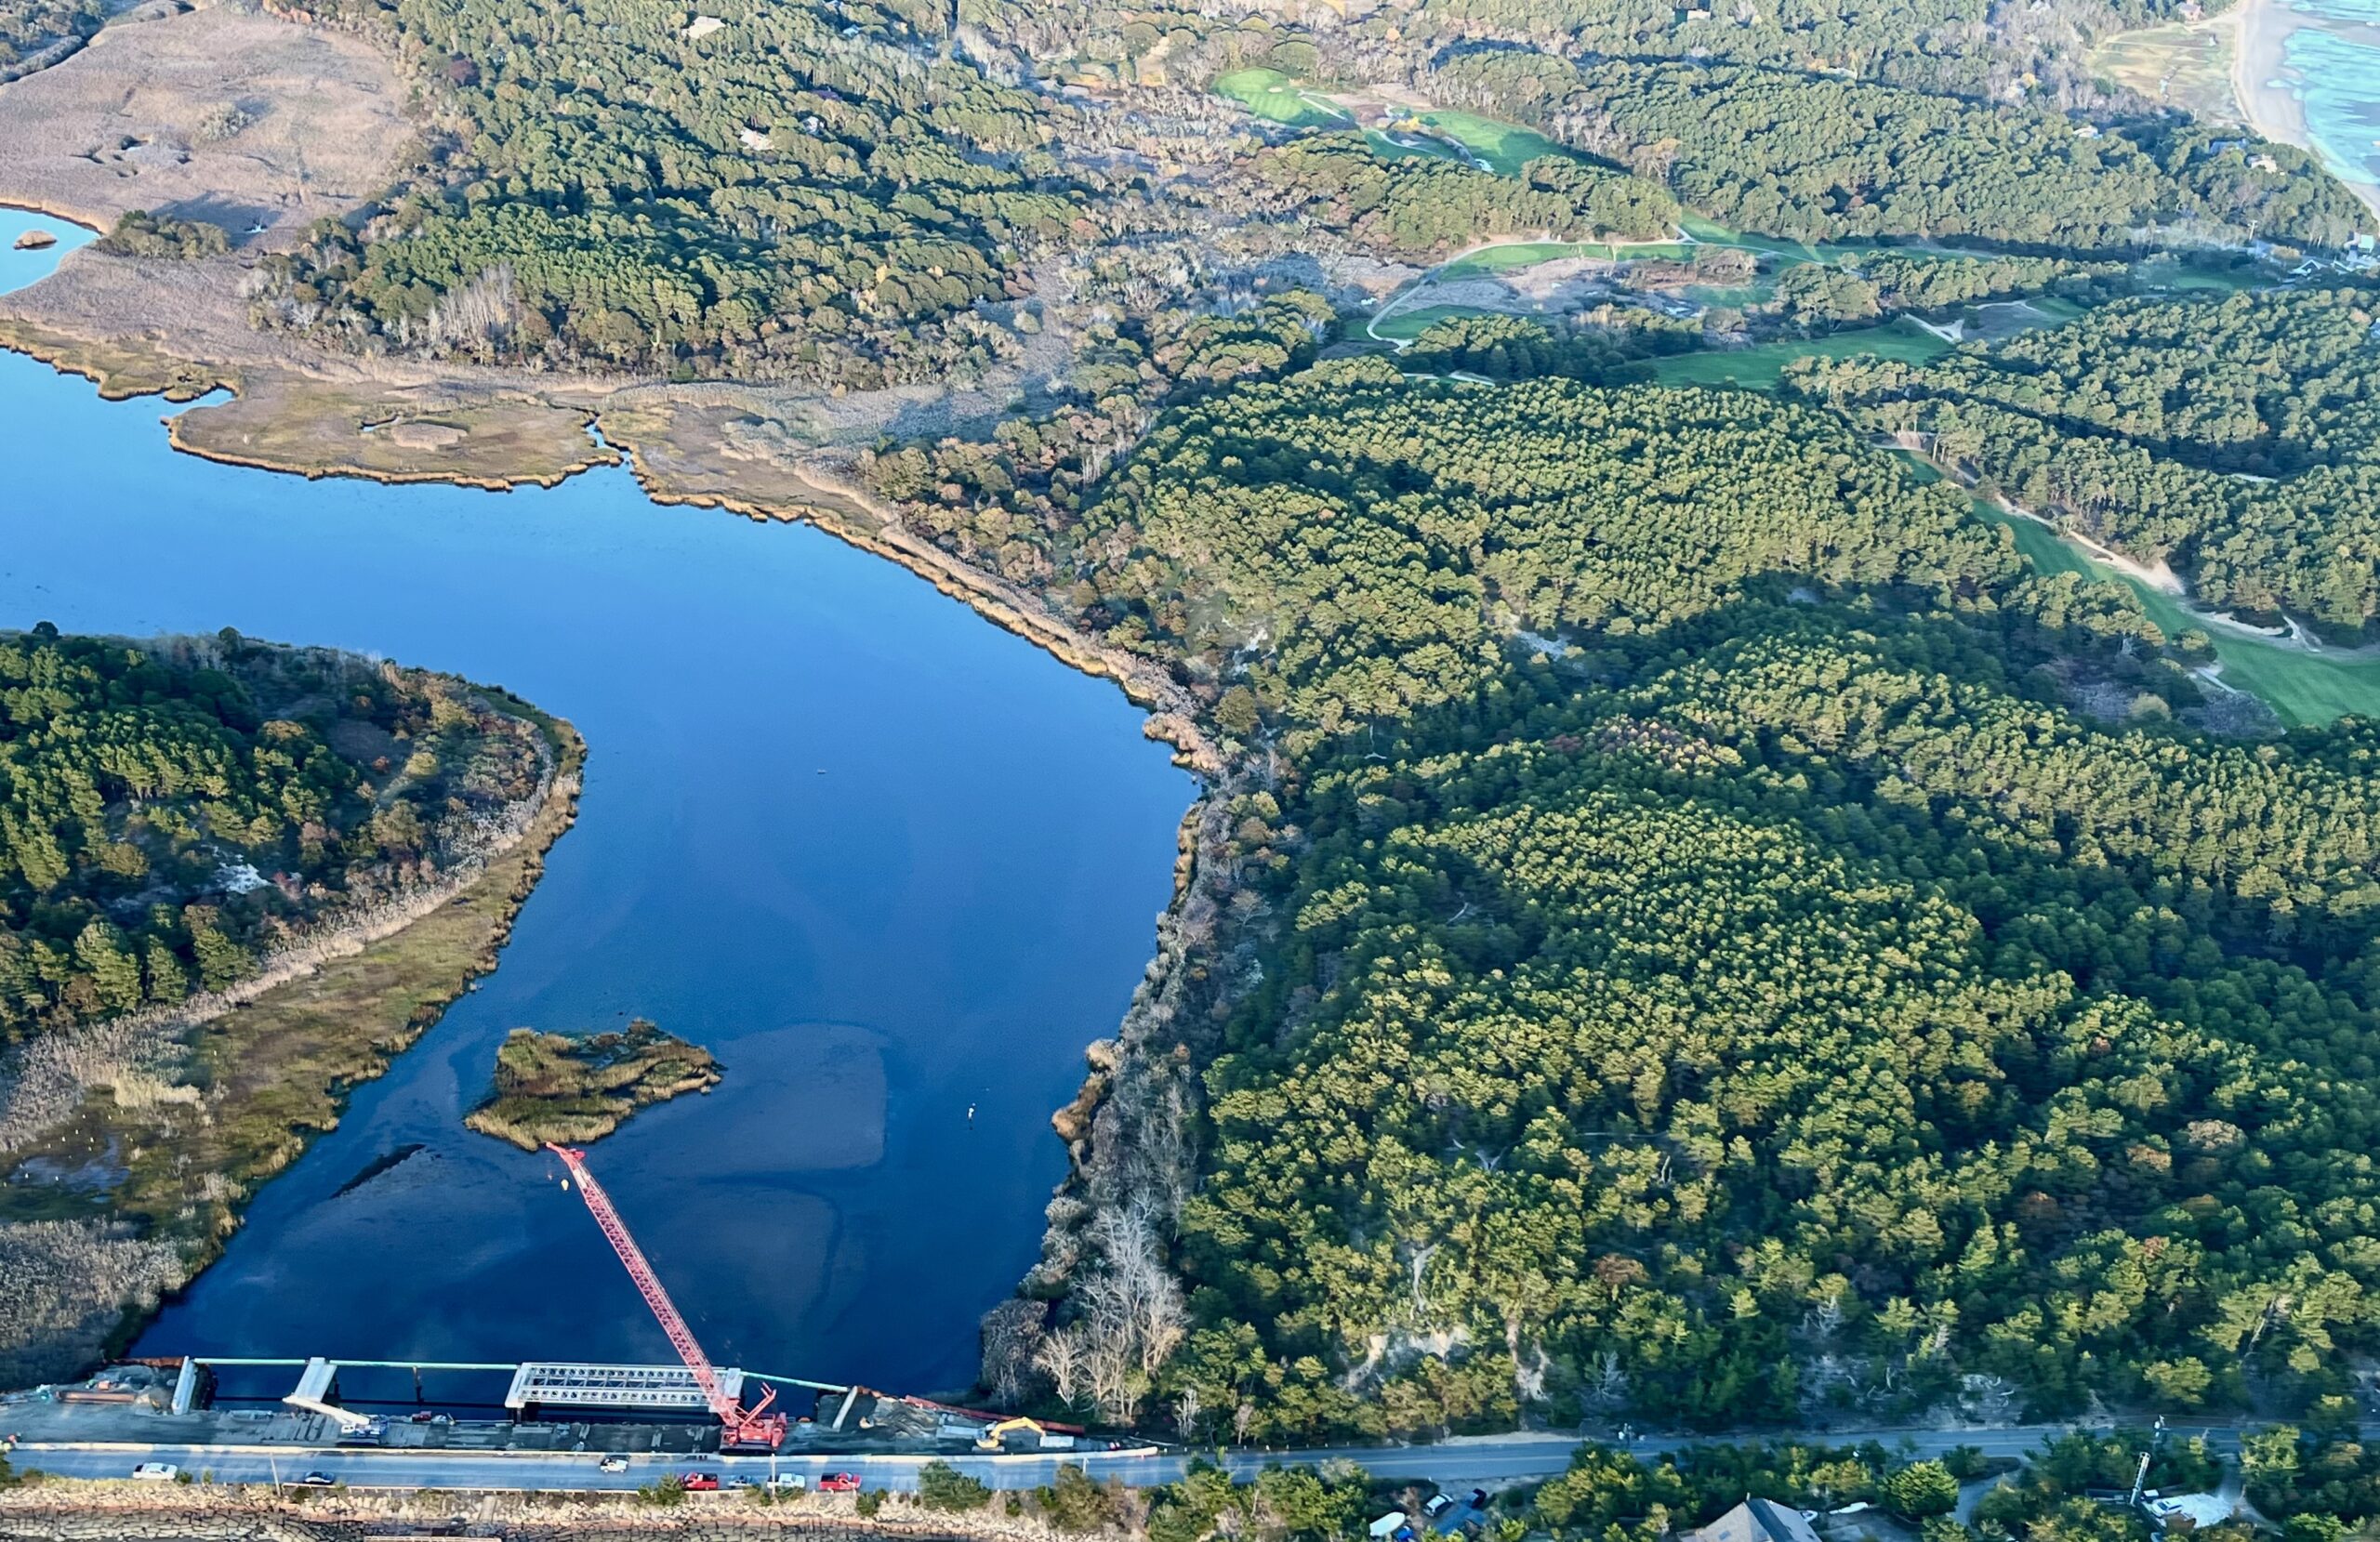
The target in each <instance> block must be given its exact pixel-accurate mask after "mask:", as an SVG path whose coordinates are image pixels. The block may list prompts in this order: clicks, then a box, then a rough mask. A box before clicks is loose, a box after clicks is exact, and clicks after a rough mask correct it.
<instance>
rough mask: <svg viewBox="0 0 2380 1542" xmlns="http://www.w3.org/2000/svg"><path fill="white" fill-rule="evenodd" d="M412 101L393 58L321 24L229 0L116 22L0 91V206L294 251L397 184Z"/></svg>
mask: <svg viewBox="0 0 2380 1542" xmlns="http://www.w3.org/2000/svg"><path fill="white" fill-rule="evenodd" d="M403 102H404V92H403V87H402V86H399V84H398V83H397V79H396V76H395V74H394V73H393V72H391V70H390V66H389V63H388V61H387V60H386V59H383V58H382V57H381V56H380V55H379V54H378V53H377V52H375V51H374V50H373V49H372V48H371V47H370V46H367V45H365V44H364V43H363V42H362V41H360V40H359V39H356V38H352V37H348V36H344V35H341V34H339V33H331V32H327V31H324V30H323V29H321V28H317V27H310V26H304V25H300V24H298V23H296V22H290V21H284V20H276V19H274V18H271V17H267V16H261V15H255V14H244V13H242V12H240V11H238V10H235V9H233V8H232V7H229V6H218V7H212V8H210V9H206V10H194V11H184V12H181V13H179V14H177V15H172V16H167V17H165V18H163V19H160V20H152V21H133V20H125V21H120V22H118V23H116V24H115V25H112V26H110V27H108V28H106V29H105V30H103V31H102V32H101V33H99V36H98V37H96V38H94V39H93V40H92V41H91V44H90V46H88V47H86V48H85V49H83V50H82V51H81V52H79V53H77V54H75V55H73V57H72V58H69V59H65V60H64V61H63V62H61V63H59V64H55V65H52V66H51V67H50V68H48V69H46V70H42V71H38V72H35V73H33V74H30V75H27V76H25V77H24V78H23V79H21V80H17V81H12V82H10V83H9V84H7V86H0V144H5V145H7V147H8V153H7V155H5V156H0V203H8V204H27V205H31V206H33V207H35V208H41V209H46V210H49V211H51V212H52V213H56V214H60V215H64V216H67V217H71V218H73V219H77V220H80V221H82V222H83V223H85V224H86V225H92V226H96V227H99V228H100V229H105V228H107V227H108V226H110V225H112V224H113V223H114V222H115V220H116V218H117V217H118V216H120V215H122V214H124V213H125V212H126V210H128V209H150V210H155V211H164V212H171V213H174V214H178V215H180V216H182V217H186V218H195V219H204V220H206V221H208V222H210V223H213V224H217V225H220V226H222V227H223V228H224V230H225V231H228V232H229V233H230V234H231V237H232V239H233V240H234V241H235V242H241V241H242V240H243V238H244V237H245V238H246V240H247V241H248V242H253V243H258V244H265V245H278V244H288V243H290V242H294V241H295V240H296V239H297V238H298V234H299V232H301V231H303V230H304V229H305V227H306V226H307V225H308V224H310V223H311V222H312V221H313V220H315V219H317V218H319V217H323V216H325V215H337V214H343V213H345V212H346V211H347V210H349V209H350V208H352V207H354V206H355V205H356V204H358V203H360V202H362V201H363V200H364V199H365V198H368V197H370V196H372V195H373V194H374V193H376V192H377V191H379V190H380V189H381V188H382V187H383V186H385V185H386V183H387V181H388V174H389V167H390V158H391V156H392V154H393V153H394V152H395V151H396V150H397V149H398V148H399V147H400V146H402V145H403V144H404V143H405V141H406V140H407V139H408V138H411V137H412V134H413V127H412V125H410V124H408V123H407V122H406V121H405V118H404V114H403ZM258 227H262V229H261V230H258ZM251 232H253V233H251Z"/></svg>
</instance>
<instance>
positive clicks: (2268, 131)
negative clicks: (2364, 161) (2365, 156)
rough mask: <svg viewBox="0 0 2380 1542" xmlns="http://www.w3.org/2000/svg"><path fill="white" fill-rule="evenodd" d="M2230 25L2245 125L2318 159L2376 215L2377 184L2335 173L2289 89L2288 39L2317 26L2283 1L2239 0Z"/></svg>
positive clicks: (2379, 202)
mask: <svg viewBox="0 0 2380 1542" xmlns="http://www.w3.org/2000/svg"><path fill="white" fill-rule="evenodd" d="M2235 25H2236V26H2237V28H2238V33H2237V37H2236V40H2235V43H2236V46H2234V47H2233V49H2232V51H2231V95H2232V98H2233V99H2234V100H2235V101H2236V102H2237V103H2238V104H2239V108H2240V114H2241V117H2244V118H2245V119H2247V120H2248V126H2249V127H2251V128H2253V129H2254V130H2255V131H2256V132H2257V133H2258V134H2260V135H2262V136H2263V137H2264V138H2268V139H2273V140H2277V141H2279V142H2280V143H2281V144H2286V145H2295V146H2296V147H2297V148H2298V149H2300V150H2304V151H2310V152H2313V153H2315V154H2317V155H2321V157H2322V164H2323V165H2326V166H2328V167H2330V169H2331V172H2332V175H2334V176H2335V177H2337V178H2339V180H2340V181H2342V182H2344V183H2346V184H2347V187H2348V188H2349V189H2350V190H2352V191H2353V192H2354V193H2355V195H2356V196H2357V197H2358V198H2360V199H2362V200H2363V202H2364V204H2365V206H2367V207H2368V208H2370V209H2371V210H2372V211H2373V213H2374V214H2380V186H2375V185H2374V184H2373V183H2372V182H2370V181H2368V180H2365V179H2364V178H2359V177H2352V176H2348V175H2346V174H2345V173H2342V172H2341V171H2340V170H2339V168H2338V166H2337V165H2336V164H2335V163H2336V157H2335V156H2334V155H2329V154H2325V153H2324V152H2323V151H2322V148H2321V146H2320V145H2318V144H2316V143H2315V142H2314V135H2313V131H2312V128H2311V126H2310V125H2308V124H2307V121H2306V107H2305V104H2304V103H2303V102H2301V101H2299V100H2298V99H2297V94H2296V92H2295V90H2294V89H2293V84H2292V83H2293V82H2294V80H2295V78H2296V72H2295V71H2294V70H2293V69H2292V68H2291V67H2290V64H2289V40H2290V38H2291V37H2293V36H2294V35H2295V34H2296V33H2297V31H2298V29H2300V28H2302V27H2310V26H2315V25H2318V23H2316V22H2315V21H2314V20H2312V19H2311V18H2308V17H2305V16H2301V15H2299V14H2298V13H2297V12H2296V11H2295V10H2294V9H2293V8H2291V7H2290V6H2289V5H2288V3H2287V0H2240V8H2239V11H2238V12H2237V19H2236V22H2235Z"/></svg>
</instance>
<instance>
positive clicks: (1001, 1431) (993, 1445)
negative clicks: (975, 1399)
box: [975, 1417, 1048, 1451]
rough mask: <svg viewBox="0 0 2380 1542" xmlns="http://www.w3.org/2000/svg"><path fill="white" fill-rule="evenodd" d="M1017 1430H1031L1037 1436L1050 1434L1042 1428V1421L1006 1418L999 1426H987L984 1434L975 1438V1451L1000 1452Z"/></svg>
mask: <svg viewBox="0 0 2380 1542" xmlns="http://www.w3.org/2000/svg"><path fill="white" fill-rule="evenodd" d="M1012 1430H1032V1431H1033V1432H1034V1433H1035V1434H1037V1435H1040V1434H1046V1433H1048V1431H1047V1430H1043V1429H1042V1428H1041V1421H1040V1420H1039V1419H1029V1418H1024V1417H1018V1418H1006V1419H1002V1420H1000V1421H999V1422H998V1424H993V1425H986V1426H985V1429H984V1432H983V1433H982V1434H980V1435H978V1436H976V1437H975V1449H976V1450H978V1451H998V1449H999V1448H1000V1446H1001V1444H1002V1443H1004V1442H1005V1441H1006V1440H1007V1438H1008V1435H1009V1432H1010V1431H1012Z"/></svg>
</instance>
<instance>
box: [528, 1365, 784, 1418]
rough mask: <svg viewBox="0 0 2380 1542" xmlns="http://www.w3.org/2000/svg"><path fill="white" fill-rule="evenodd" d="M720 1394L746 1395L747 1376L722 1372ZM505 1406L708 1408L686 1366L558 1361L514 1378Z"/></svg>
mask: <svg viewBox="0 0 2380 1542" xmlns="http://www.w3.org/2000/svg"><path fill="white" fill-rule="evenodd" d="M717 1374H718V1376H719V1384H720V1389H721V1390H722V1391H724V1392H726V1394H727V1395H728V1396H729V1397H731V1398H738V1399H740V1398H742V1397H743V1395H744V1373H743V1372H742V1371H740V1370H735V1369H733V1368H731V1367H728V1366H721V1367H720V1369H719V1371H718V1373H717ZM504 1405H505V1406H506V1407H507V1408H509V1409H512V1410H513V1411H514V1412H515V1413H518V1412H520V1411H521V1410H522V1409H524V1408H625V1409H637V1410H643V1411H651V1412H660V1411H665V1410H666V1411H668V1412H671V1413H688V1414H699V1413H702V1412H704V1411H705V1410H706V1409H707V1407H708V1406H709V1405H708V1404H707V1403H706V1402H705V1401H704V1399H703V1390H702V1388H701V1387H700V1386H698V1385H696V1384H695V1381H694V1372H692V1371H690V1370H688V1369H687V1368H686V1367H685V1366H683V1365H581V1364H566V1363H563V1362H559V1361H531V1362H529V1363H528V1364H524V1365H522V1367H521V1368H520V1369H519V1370H517V1371H514V1372H513V1373H512V1386H511V1388H510V1390H508V1391H506V1393H505V1394H504Z"/></svg>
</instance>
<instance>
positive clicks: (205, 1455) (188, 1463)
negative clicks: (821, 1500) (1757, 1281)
mask: <svg viewBox="0 0 2380 1542" xmlns="http://www.w3.org/2000/svg"><path fill="white" fill-rule="evenodd" d="M2069 1428H2070V1427H2069V1426H2066V1425H2054V1424H2040V1425H2026V1426H2017V1427H2012V1428H2009V1429H2004V1430H1955V1431H1949V1432H1945V1431H1940V1430H1873V1431H1866V1432H1860V1431H1852V1432H1845V1433H1834V1434H1827V1435H1813V1436H1810V1437H1807V1438H1809V1439H1812V1440H1816V1441H1822V1442H1824V1443H1827V1444H1831V1445H1835V1444H1852V1443H1858V1442H1860V1441H1865V1440H1875V1441H1879V1442H1881V1443H1884V1445H1885V1446H1887V1447H1888V1448H1891V1449H1894V1450H1896V1451H1901V1450H1906V1451H1907V1452H1908V1453H1909V1454H1910V1455H1911V1456H1938V1455H1940V1454H1941V1453H1943V1452H1945V1451H1948V1450H1950V1448H1951V1447H1952V1446H1956V1445H1973V1446H1977V1447H1979V1448H1981V1450H1982V1451H1983V1453H1984V1454H1985V1455H1986V1456H2021V1455H2023V1454H2024V1453H2025V1452H2026V1451H2029V1450H2030V1449H2032V1448H2033V1447H2034V1446H2037V1445H2039V1444H2040V1443H2042V1442H2043V1440H2044V1439H2045V1438H2047V1437H2049V1436H2051V1435H2055V1434H2057V1433H2059V1432H2061V1431H2062V1430H2066V1429H2069ZM2173 1433H2174V1434H2175V1435H2176V1436H2185V1435H2192V1434H2201V1433H2203V1434H2205V1435H2206V1436H2208V1438H2209V1443H2211V1444H2212V1445H2214V1446H2215V1449H2217V1450H2218V1451H2222V1452H2226V1453H2228V1452H2234V1451H2237V1450H2238V1449H2239V1431H2238V1430H2233V1429H2228V1428H2224V1427H2214V1428H2206V1427H2199V1426H2188V1427H2176V1428H2175V1430H2173ZM1691 1443H1693V1442H1692V1441H1691V1440H1690V1439H1685V1438H1670V1437H1647V1438H1646V1439H1642V1440H1639V1441H1637V1442H1636V1443H1635V1446H1636V1448H1637V1449H1639V1450H1642V1451H1645V1452H1648V1453H1649V1452H1654V1451H1663V1450H1670V1449H1674V1448H1676V1447H1678V1446H1681V1445H1686V1444H1691ZM1576 1445H1577V1442H1576V1441H1575V1440H1574V1439H1573V1438H1571V1437H1569V1436H1565V1435H1494V1436H1483V1437H1477V1438H1474V1439H1466V1440H1456V1441H1449V1442H1447V1443H1443V1444H1439V1445H1413V1446H1390V1447H1379V1446H1371V1447H1348V1448H1342V1449H1336V1450H1308V1451H1291V1452H1277V1453H1268V1452H1263V1451H1235V1452H1233V1453H1231V1454H1230V1455H1229V1456H1227V1457H1226V1458H1225V1459H1224V1465H1225V1466H1226V1467H1228V1468H1229V1469H1230V1470H1231V1471H1232V1472H1233V1473H1234V1474H1235V1475H1237V1476H1240V1477H1250V1476H1253V1475H1254V1474H1255V1473H1257V1472H1260V1471H1262V1470H1263V1469H1264V1468H1265V1467H1267V1466H1269V1465H1272V1464H1274V1463H1287V1464H1297V1465H1315V1464H1318V1463H1322V1462H1325V1461H1329V1460H1332V1459H1334V1458H1338V1459H1344V1460H1347V1461H1351V1462H1355V1463H1356V1464H1358V1465H1359V1466H1361V1467H1363V1468H1365V1469H1366V1470H1369V1471H1370V1472H1371V1473H1373V1474H1374V1475H1375V1476H1377V1477H1382V1478H1429V1479H1435V1480H1436V1481H1437V1482H1439V1483H1444V1484H1446V1485H1448V1486H1455V1485H1458V1484H1461V1485H1469V1484H1484V1485H1487V1486H1489V1487H1494V1486H1497V1485H1499V1484H1504V1483H1519V1482H1523V1481H1526V1480H1530V1479H1537V1478H1545V1477H1550V1476H1552V1475H1553V1474H1554V1473H1556V1472H1559V1471H1561V1470H1563V1469H1564V1468H1565V1467H1567V1465H1569V1459H1570V1453H1571V1451H1572V1449H1573V1448H1574V1447H1575V1446H1576ZM11 1459H12V1460H13V1461H14V1462H15V1463H16V1464H17V1465H18V1466H20V1467H28V1468H38V1469H40V1470H43V1471H45V1472H54V1473H57V1474H59V1475H60V1476H63V1477H74V1478H121V1477H125V1476H127V1475H128V1474H129V1473H130V1472H131V1470H132V1468H133V1464H134V1463H136V1462H141V1461H153V1462H172V1463H174V1464H175V1465H176V1466H179V1467H181V1468H183V1469H185V1470H189V1471H192V1472H200V1471H207V1472H212V1473H213V1474H214V1475H215V1477H216V1479H217V1481H218V1482H222V1483H269V1482H274V1481H278V1482H281V1483H292V1482H295V1481H296V1480H298V1479H299V1478H301V1477H303V1476H304V1475H305V1474H307V1473H310V1472H317V1471H319V1472H325V1473H328V1474H330V1475H331V1476H333V1477H335V1478H337V1479H340V1480H342V1481H343V1482H345V1483H347V1484H348V1485H349V1486H350V1487H353V1488H403V1489H416V1488H467V1489H628V1488H634V1487H636V1486H638V1485H639V1484H641V1483H652V1482H653V1481H654V1480H655V1479H656V1478H659V1477H661V1476H663V1475H665V1474H667V1473H671V1472H684V1471H689V1470H701V1471H705V1472H713V1473H717V1474H720V1475H721V1477H722V1478H726V1477H744V1478H749V1479H751V1480H754V1481H756V1482H757V1481H758V1480H760V1479H762V1478H765V1477H767V1476H768V1475H769V1472H770V1471H771V1460H770V1458H769V1457H766V1456H705V1457H691V1458H690V1457H687V1456H631V1457H630V1458H629V1459H628V1470H627V1471H626V1472H620V1473H607V1472H602V1471H599V1470H597V1469H596V1462H597V1460H598V1459H599V1454H598V1453H594V1452H585V1453H552V1454H549V1453H542V1452H537V1453H504V1452H469V1451H367V1450H352V1449H350V1450H315V1451H309V1450H306V1449H303V1448H294V1449H291V1450H289V1451H285V1452H283V1453H281V1454H279V1455H277V1456H264V1455H260V1454H251V1453H248V1452H241V1451H226V1450H224V1449H223V1448H221V1447H209V1446H193V1445H152V1446H139V1447H133V1446H112V1447H109V1448H106V1449H92V1448H89V1447H73V1446H65V1445H59V1444H53V1443H42V1442H31V1441H29V1442H26V1443H23V1444H22V1445H20V1446H19V1447H18V1448H17V1450H16V1452H15V1453H14V1455H13V1456H12V1458H11ZM934 1460H945V1461H948V1462H949V1463H950V1465H952V1466H953V1467H956V1468H958V1469H959V1470H960V1471H962V1472H966V1473H969V1474H972V1476H974V1477H977V1478H980V1479H982V1480H983V1481H984V1482H985V1483H989V1484H990V1485H991V1486H992V1487H994V1488H1035V1487H1038V1486H1039V1485H1041V1484H1043V1483H1049V1482H1050V1481H1051V1479H1052V1478H1053V1477H1054V1476H1055V1475H1056V1473H1057V1470H1058V1469H1059V1468H1060V1467H1062V1466H1067V1465H1074V1466H1079V1467H1082V1468H1084V1469H1086V1470H1089V1471H1090V1472H1091V1475H1092V1476H1093V1477H1096V1478H1118V1479H1121V1480H1122V1481H1123V1482H1124V1483H1129V1484H1131V1485H1133V1486H1135V1487H1146V1486H1149V1485H1152V1484H1157V1483H1171V1482H1173V1481H1174V1480H1175V1479H1177V1478H1179V1477H1181V1476H1182V1472H1183V1468H1184V1467H1186V1466H1187V1465H1188V1462H1189V1457H1187V1456H1183V1455H1180V1454H1175V1453H1159V1454H1147V1455H1132V1454H1128V1453H1122V1452H1084V1453H1079V1454H1073V1455H1055V1454H1053V1455H1049V1456H998V1457H990V1456H947V1457H939V1458H937V1457H932V1456H780V1457H777V1458H776V1459H775V1463H774V1470H776V1471H778V1472H781V1473H800V1474H802V1475H804V1476H806V1477H808V1478H810V1479H811V1480H813V1482H814V1481H815V1480H816V1479H817V1478H818V1477H819V1476H821V1475H822V1474H825V1473H827V1472H856V1473H858V1474H859V1475H860V1476H861V1478H862V1479H863V1480H864V1481H865V1482H866V1485H867V1486H868V1487H870V1488H887V1489H909V1488H914V1487H916V1486H917V1473H918V1469H919V1468H920V1467H922V1466H924V1465H925V1464H926V1463H927V1462H929V1461H934Z"/></svg>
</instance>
